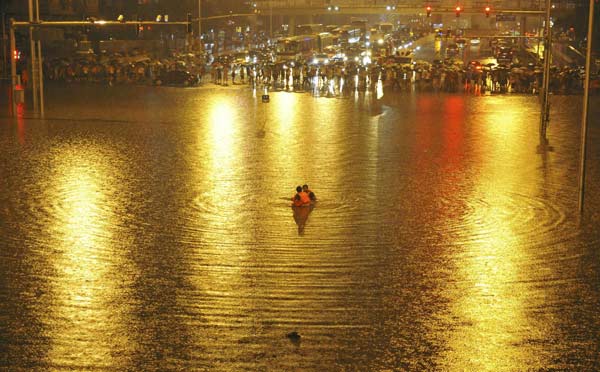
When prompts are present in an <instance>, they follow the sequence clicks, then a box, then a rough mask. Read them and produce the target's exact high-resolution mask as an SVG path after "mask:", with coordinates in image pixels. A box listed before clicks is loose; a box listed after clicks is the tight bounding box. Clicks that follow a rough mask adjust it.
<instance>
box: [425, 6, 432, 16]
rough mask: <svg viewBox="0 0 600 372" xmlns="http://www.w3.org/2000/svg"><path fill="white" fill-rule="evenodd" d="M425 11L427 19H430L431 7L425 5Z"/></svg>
mask: <svg viewBox="0 0 600 372" xmlns="http://www.w3.org/2000/svg"><path fill="white" fill-rule="evenodd" d="M425 10H426V11H427V17H431V7H430V6H429V5H427V8H425Z"/></svg>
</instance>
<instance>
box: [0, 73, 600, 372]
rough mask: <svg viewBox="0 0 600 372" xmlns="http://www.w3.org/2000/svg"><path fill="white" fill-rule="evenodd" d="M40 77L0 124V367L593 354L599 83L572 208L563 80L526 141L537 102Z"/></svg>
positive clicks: (523, 367) (570, 363)
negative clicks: (39, 86)
mask: <svg viewBox="0 0 600 372" xmlns="http://www.w3.org/2000/svg"><path fill="white" fill-rule="evenodd" d="M47 89H48V91H47V102H46V105H47V112H46V119H44V120H41V119H35V118H33V117H32V116H33V115H32V114H30V113H27V112H26V113H25V114H24V116H25V117H21V118H19V119H17V120H15V121H12V120H10V119H6V118H3V119H0V266H1V267H0V369H1V370H10V371H31V370H36V371H37V370H40V371H43V370H48V371H96V370H98V371H99V370H104V371H175V370H179V371H563V370H570V371H596V370H599V369H600V354H599V348H600V346H599V345H600V343H599V340H600V339H599V337H600V315H598V314H599V312H598V309H599V308H600V263H599V247H600V232H598V230H597V226H598V222H599V221H600V214H599V213H598V206H599V205H600V198H599V196H598V195H599V185H600V183H599V182H598V180H600V174H599V171H600V167H599V164H600V159H599V157H600V151H598V146H600V145H598V144H599V143H600V142H599V141H598V140H599V133H600V130H599V128H598V126H599V125H600V123H599V122H598V120H597V118H598V114H599V111H598V107H599V106H598V105H597V98H595V100H596V102H595V103H594V104H592V105H591V106H592V107H595V110H596V111H594V112H593V113H592V114H591V115H590V118H591V120H592V122H591V124H592V125H591V128H590V139H591V140H590V147H589V150H590V151H589V157H588V169H587V170H588V172H587V175H588V180H587V187H588V188H587V192H588V194H587V195H588V198H587V199H586V203H587V204H586V212H585V214H584V216H583V217H582V218H579V214H578V212H577V195H578V194H577V191H578V166H579V151H578V149H579V141H580V137H579V126H580V109H581V103H580V97H576V96H557V97H553V98H552V100H553V111H552V122H551V126H550V128H549V130H548V138H549V145H550V148H549V149H548V148H547V149H546V151H540V149H539V148H538V145H539V139H538V126H539V103H538V101H537V98H536V97H532V96H521V95H510V96H508V95H499V96H471V95H466V96H464V95H461V94H457V95H445V94H439V95H436V94H430V93H421V94H403V93H396V94H386V95H384V96H383V97H380V98H379V99H376V98H375V96H376V95H375V94H373V95H372V94H370V93H366V94H364V93H361V94H358V93H357V94H354V95H350V96H346V97H344V98H326V97H318V98H317V97H313V96H311V95H310V94H308V93H287V92H276V93H272V94H271V96H270V98H271V99H270V102H269V103H262V102H261V94H262V92H260V91H258V92H253V91H252V90H250V89H249V88H247V87H213V86H210V85H207V86H206V87H201V88H190V89H178V88H165V87H162V88H148V87H134V86H128V87H112V88H109V87H101V86H81V85H72V86H68V87H66V86H63V87H61V86H48V88H47ZM3 102H5V101H3ZM3 110H5V107H4V106H3ZM3 113H4V114H5V112H3ZM302 183H308V184H309V185H310V187H311V189H312V190H313V191H314V192H315V193H316V195H317V197H318V198H319V201H318V203H317V205H316V206H315V207H314V208H313V209H312V210H309V211H308V212H305V213H304V214H303V215H298V214H296V215H295V214H294V211H293V210H292V209H291V208H290V201H289V198H290V197H291V196H292V195H293V193H294V188H295V186H296V185H299V184H302ZM297 223H305V226H303V228H300V229H299V225H298V224H297ZM293 332H296V334H294V333H293Z"/></svg>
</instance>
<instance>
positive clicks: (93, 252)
mask: <svg viewBox="0 0 600 372" xmlns="http://www.w3.org/2000/svg"><path fill="white" fill-rule="evenodd" d="M56 159H57V163H58V169H57V172H56V175H55V176H54V182H53V184H52V187H51V188H50V190H49V194H48V198H49V199H50V200H52V201H51V202H50V201H49V203H53V204H54V205H55V206H56V207H55V208H54V210H55V211H54V213H55V215H54V216H53V217H52V221H53V222H54V226H53V228H52V230H51V232H50V235H51V237H50V239H53V240H55V243H54V244H53V245H54V246H55V249H56V250H57V251H59V252H60V253H59V255H57V256H56V258H55V259H54V260H52V261H51V262H52V263H53V266H54V269H55V272H56V278H55V280H54V281H53V285H54V286H53V288H52V291H53V292H54V295H53V298H54V299H55V300H54V301H52V302H51V305H50V307H49V312H48V317H49V318H48V322H49V331H48V335H49V338H50V339H51V340H52V341H51V349H50V350H49V352H48V359H49V360H50V362H51V364H52V365H64V364H67V365H68V364H73V365H74V366H84V365H95V366H110V365H113V362H114V361H112V360H111V357H110V355H111V350H112V347H111V346H112V345H111V343H112V342H114V340H111V339H109V338H107V337H106V334H111V333H112V334H115V333H117V332H116V331H115V326H116V324H118V320H119V319H116V318H115V313H114V310H113V307H112V306H110V305H109V303H110V302H111V297H113V296H114V294H115V288H114V284H115V283H114V282H113V281H111V280H110V279H109V277H110V275H111V274H113V271H114V268H113V266H112V264H111V262H112V260H114V259H115V257H114V252H115V251H114V250H111V249H110V245H111V241H112V239H113V236H112V233H111V229H110V226H111V225H114V224H115V221H114V215H113V214H112V213H111V211H110V210H106V209H104V208H103V207H104V206H106V205H110V201H109V200H108V199H109V196H108V195H106V188H105V187H104V186H105V185H103V183H104V182H106V180H107V179H109V177H108V174H107V173H106V172H107V170H108V169H110V165H109V164H110V161H109V160H108V159H107V158H106V156H105V154H100V153H97V152H95V151H93V150H90V149H87V148H83V147H81V148H75V149H73V148H69V149H65V150H64V151H61V152H60V153H59V154H58V155H57V157H56Z"/></svg>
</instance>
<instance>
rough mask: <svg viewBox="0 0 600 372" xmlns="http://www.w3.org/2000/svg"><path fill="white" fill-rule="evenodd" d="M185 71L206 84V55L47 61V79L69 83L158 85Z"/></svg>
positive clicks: (117, 55)
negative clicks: (162, 79)
mask: <svg viewBox="0 0 600 372" xmlns="http://www.w3.org/2000/svg"><path fill="white" fill-rule="evenodd" d="M174 70H184V71H187V72H189V73H190V74H192V75H193V76H195V77H196V78H197V79H198V83H200V82H201V81H202V76H204V74H205V73H206V57H205V55H204V54H194V53H186V54H171V55H170V56H168V57H165V58H156V57H150V56H149V55H148V54H146V53H143V52H137V53H136V52H134V53H132V54H126V53H125V54H121V53H111V54H106V53H105V54H101V55H95V54H84V55H81V56H76V57H71V58H66V57H63V58H51V59H47V60H45V61H44V76H45V77H46V78H48V79H49V80H52V81H62V82H67V83H72V82H85V83H105V84H109V85H112V84H148V85H150V84H155V83H156V82H157V80H159V79H160V77H161V76H163V75H164V74H165V73H166V72H168V71H174Z"/></svg>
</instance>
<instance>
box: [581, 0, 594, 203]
mask: <svg viewBox="0 0 600 372" xmlns="http://www.w3.org/2000/svg"><path fill="white" fill-rule="evenodd" d="M594 1H595V0H590V14H589V20H588V33H587V51H586V55H585V80H584V85H583V87H584V88H583V109H582V114H581V150H580V151H581V161H580V163H579V164H580V165H579V213H583V202H584V196H585V162H586V161H585V160H586V147H587V146H586V143H587V122H588V101H589V95H590V75H591V70H590V68H591V60H592V36H593V35H594Z"/></svg>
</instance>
